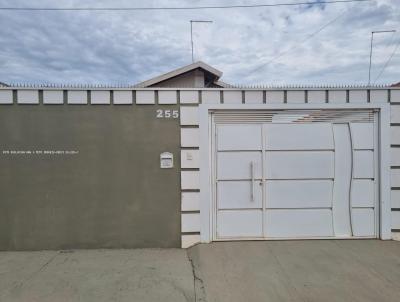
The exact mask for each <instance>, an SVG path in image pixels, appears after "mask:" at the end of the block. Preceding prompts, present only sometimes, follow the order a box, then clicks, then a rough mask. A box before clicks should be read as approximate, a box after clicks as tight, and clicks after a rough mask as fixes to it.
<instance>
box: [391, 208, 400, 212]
mask: <svg viewBox="0 0 400 302" xmlns="http://www.w3.org/2000/svg"><path fill="white" fill-rule="evenodd" d="M392 212H400V208H392Z"/></svg>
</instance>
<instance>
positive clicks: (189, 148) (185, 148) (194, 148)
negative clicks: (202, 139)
mask: <svg viewBox="0 0 400 302" xmlns="http://www.w3.org/2000/svg"><path fill="white" fill-rule="evenodd" d="M181 150H200V147H181Z"/></svg>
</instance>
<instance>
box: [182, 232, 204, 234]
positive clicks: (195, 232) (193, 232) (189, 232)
mask: <svg viewBox="0 0 400 302" xmlns="http://www.w3.org/2000/svg"><path fill="white" fill-rule="evenodd" d="M181 235H200V232H181Z"/></svg>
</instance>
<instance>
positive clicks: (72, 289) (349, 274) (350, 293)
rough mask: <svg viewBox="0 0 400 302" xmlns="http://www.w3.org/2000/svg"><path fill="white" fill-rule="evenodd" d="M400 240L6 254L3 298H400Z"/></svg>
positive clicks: (0, 282) (0, 280)
mask: <svg viewBox="0 0 400 302" xmlns="http://www.w3.org/2000/svg"><path fill="white" fill-rule="evenodd" d="M399 284H400V242H396V241H378V240H358V241H356V240H341V241H339V240H314V241H312V240H309V241H264V242H261V241H260V242H255V241H253V242H223V243H222V242H221V243H213V244H204V245H197V246H195V247H192V248H191V249H189V250H187V251H186V250H180V249H137V250H78V251H63V252H56V251H54V252H52V251H45V252H0V301H2V302H3V301H4V302H9V301H23V302H26V301H29V302H35V301H38V302H39V301H40V302H50V301H52V302H54V301H57V302H64V301H85V302H86V301H87V302H91V301H96V302H98V301H100V302H102V301H141V302H142V301H144V302H147V301H174V302H179V301H208V302H217V301H218V302H225V301H229V302H235V301H240V302H243V301H246V302H253V301H254V302H255V301H257V302H258V301H263V302H264V301H272V302H275V301H324V302H326V301H328V302H330V301H341V302H343V301H344V302H346V301H352V302H357V301H363V302H365V301H367V302H368V301H380V302H385V301H393V302H394V301H396V302H397V301H399V297H400V286H399Z"/></svg>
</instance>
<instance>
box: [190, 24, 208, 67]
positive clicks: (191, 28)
mask: <svg viewBox="0 0 400 302" xmlns="http://www.w3.org/2000/svg"><path fill="white" fill-rule="evenodd" d="M193 23H213V21H210V20H190V44H191V45H192V63H194V50H193Z"/></svg>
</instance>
